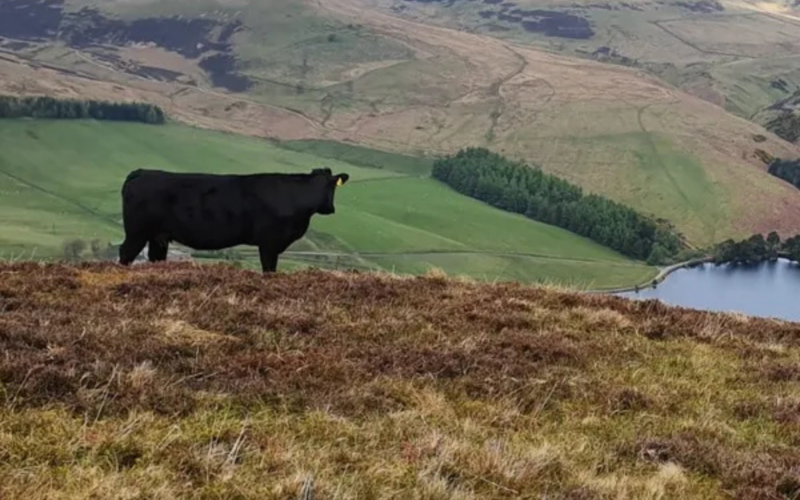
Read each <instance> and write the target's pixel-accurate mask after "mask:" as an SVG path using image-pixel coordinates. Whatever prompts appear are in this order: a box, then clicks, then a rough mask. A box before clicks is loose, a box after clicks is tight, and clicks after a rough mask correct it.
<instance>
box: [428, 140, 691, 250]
mask: <svg viewBox="0 0 800 500" xmlns="http://www.w3.org/2000/svg"><path fill="white" fill-rule="evenodd" d="M432 176H433V178H434V179H437V180H439V181H440V182H443V183H445V184H447V185H449V186H450V187H452V188H453V189H455V190H456V191H458V192H459V193H461V194H465V195H467V196H470V197H472V198H475V199H478V200H481V201H483V202H486V203H488V204H490V205H492V206H494V207H497V208H500V209H502V210H506V211H508V212H514V213H518V214H523V215H525V216H526V217H528V218H530V219H533V220H537V221H540V222H544V223H546V224H551V225H554V226H558V227H561V228H563V229H566V230H568V231H571V232H573V233H576V234H578V235H581V236H584V237H587V238H589V239H591V240H593V241H595V242H597V243H600V244H601V245H605V246H607V247H609V248H612V249H614V250H616V251H618V252H619V253H621V254H623V255H625V256H628V257H631V258H634V259H639V260H646V261H647V262H648V263H650V264H664V263H667V262H669V261H671V259H672V258H673V257H674V256H675V255H677V254H678V252H680V251H681V250H682V249H683V244H682V242H681V239H680V237H679V235H678V234H677V233H676V232H675V231H674V230H673V229H672V228H671V227H669V226H668V225H667V224H666V223H665V222H663V221H655V220H653V219H650V218H648V217H645V216H644V215H642V214H640V213H638V212H636V211H635V210H633V209H632V208H630V207H627V206H625V205H623V204H621V203H617V202H615V201H612V200H610V199H608V198H605V197H603V196H600V195H596V194H585V193H584V192H583V190H582V189H581V188H580V187H579V186H576V185H574V184H571V183H569V182H567V181H565V180H563V179H560V178H558V177H556V176H553V175H550V174H546V173H544V172H542V171H541V169H539V168H531V167H529V166H527V165H525V164H523V163H519V162H514V161H511V160H509V159H507V158H504V157H503V156H501V155H499V154H497V153H494V152H491V151H489V150H487V149H485V148H466V149H462V150H460V151H458V152H457V153H456V154H454V155H449V156H445V157H443V158H439V159H437V160H436V161H435V162H434V164H433V169H432Z"/></svg>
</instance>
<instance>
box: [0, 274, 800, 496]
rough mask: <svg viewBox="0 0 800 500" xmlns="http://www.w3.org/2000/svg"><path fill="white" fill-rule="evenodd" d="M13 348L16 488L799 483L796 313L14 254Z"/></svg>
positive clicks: (2, 420) (688, 492)
mask: <svg viewBox="0 0 800 500" xmlns="http://www.w3.org/2000/svg"><path fill="white" fill-rule="evenodd" d="M0 347H1V348H2V352H3V355H2V356H0V404H1V405H2V406H0V497H2V498H6V497H8V498H23V497H28V498H31V499H32V500H33V499H38V498H74V497H89V496H92V495H94V496H98V495H99V496H100V497H103V498H143V497H147V498H157V499H172V498H185V497H189V498H212V497H213V498H266V499H284V498H302V497H303V495H305V496H310V495H312V492H313V496H314V497H315V498H390V497H398V496H400V497H404V498H419V499H423V498H425V499H440V498H441V499H476V498H509V497H520V498H561V499H595V498H597V499H606V498H614V499H618V498H619V499H626V498H631V499H634V498H636V499H640V498H646V499H662V498H663V499H666V498H690V499H691V498H704V499H705V498H731V497H733V498H740V499H745V498H747V499H750V498H755V499H762V498H763V499H768V498H769V499H772V498H794V497H795V496H796V495H797V494H798V492H800V477H799V475H800V452H798V451H797V446H798V445H799V444H800V439H798V438H797V431H798V429H800V403H798V400H797V398H796V397H795V395H796V394H797V390H798V388H799V387H798V385H800V375H798V373H800V372H799V371H798V370H799V369H798V366H800V363H798V360H800V325H798V324H791V323H781V322H775V321H767V320H760V319H756V318H750V319H747V320H743V319H742V318H741V317H737V316H732V315H722V314H711V313H703V312H697V311H689V310H683V309H679V308H671V307H667V306H665V305H663V304H661V303H659V302H654V301H652V302H648V301H642V302H634V301H627V300H623V299H620V298H617V297H605V296H595V295H592V296H589V295H587V296H582V295H577V294H571V293H567V292H561V291H557V290H552V289H545V288H529V287H523V286H519V285H515V284H496V285H480V284H476V283H469V282H463V281H454V280H450V279H447V278H446V277H445V276H442V275H440V274H438V273H435V272H433V273H430V274H429V275H426V276H423V277H406V278H396V277H392V276H389V275H383V274H380V275H379V274H360V273H327V272H321V271H315V270H307V271H303V272H297V273H293V274H276V275H272V276H262V275H261V274H259V273H255V272H249V271H242V270H236V269H233V268H230V267H226V266H222V265H218V266H194V265H191V264H186V263H163V264H156V265H143V266H136V267H134V268H131V269H122V268H120V267H118V266H116V265H114V264H110V263H108V264H105V263H104V264H80V265H75V266H67V265H57V264H36V263H28V262H22V263H14V264H2V265H0ZM304 492H305V493H304Z"/></svg>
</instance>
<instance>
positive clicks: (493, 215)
mask: <svg viewBox="0 0 800 500" xmlns="http://www.w3.org/2000/svg"><path fill="white" fill-rule="evenodd" d="M334 158H341V159H340V160H337V159H334ZM320 165H327V166H329V167H330V168H331V169H333V171H334V172H348V173H349V174H350V175H351V182H349V183H348V184H347V185H346V186H345V187H344V188H342V189H340V190H339V191H338V192H337V195H336V206H337V212H336V214H335V215H333V216H330V217H321V216H316V217H315V218H314V219H312V224H311V227H310V230H309V232H308V233H307V235H306V237H304V238H303V239H302V240H300V241H298V242H297V243H295V244H294V245H293V246H292V247H291V248H290V249H289V250H288V252H287V253H286V254H285V255H284V256H283V257H282V258H281V260H280V262H279V269H291V268H294V267H297V266H307V265H309V264H312V265H320V266H323V267H331V266H334V267H355V268H357V269H362V270H363V269H385V270H389V271H394V272H398V273H424V272H425V271H426V270H427V269H429V268H430V267H431V266H434V267H438V268H440V269H443V270H444V271H446V272H447V273H448V274H452V275H461V274H464V275H469V276H472V277H475V278H478V279H482V280H490V281H491V280H497V279H500V280H508V279H513V280H519V281H523V282H540V281H551V282H556V283H560V284H564V285H573V286H577V287H601V288H605V287H619V286H630V285H633V284H639V283H643V282H645V281H647V280H648V279H651V278H652V277H653V276H654V275H655V274H656V269H655V268H653V267H651V266H646V265H644V264H643V263H640V262H635V261H632V260H630V259H627V258H625V257H623V256H622V255H620V254H618V253H617V252H614V251H612V250H610V249H608V248H606V247H603V246H601V245H599V244H596V243H594V242H593V241H591V240H588V239H586V238H582V237H579V236H577V235H575V234H573V233H570V232H568V231H565V230H562V229H559V228H557V227H554V226H549V225H546V224H541V223H538V222H535V221H532V220H530V219H526V218H524V217H522V216H517V215H513V214H510V213H507V212H503V211H500V210H497V209H494V208H492V207H490V206H488V205H485V204H483V203H481V202H478V201H476V200H473V199H470V198H467V197H465V196H462V195H459V194H458V193H456V192H455V191H453V190H451V189H450V188H448V187H447V186H445V185H444V184H441V183H439V182H437V181H435V180H433V179H431V178H430V167H431V164H430V162H428V161H425V160H419V159H415V158H409V157H403V156H398V155H392V154H382V153H380V152H376V151H369V150H363V149H359V148H353V147H347V146H344V145H341V144H339V145H337V144H335V143H334V144H330V143H321V142H305V141H299V142H289V143H285V144H281V147H279V146H277V145H272V144H270V143H268V142H266V141H263V140H258V139H253V138H247V137H241V136H236V135H232V134H219V133H214V132H209V131H204V130H199V129H192V128H188V127H183V126H177V125H163V126H151V125H139V124H121V123H108V122H106V123H103V122H92V121H55V120H11V121H9V120H5V121H0V179H1V180H2V182H0V212H2V213H3V217H2V220H0V252H2V255H3V256H5V257H6V258H11V257H16V258H20V257H22V258H31V257H34V258H38V257H43V258H44V257H58V258H60V257H64V252H63V250H62V246H63V244H64V243H65V242H66V241H68V240H71V239H74V238H80V239H82V240H84V241H87V242H88V241H90V240H92V239H95V238H97V239H99V240H100V241H101V242H102V243H101V246H102V245H104V244H105V242H112V243H119V242H121V241H122V238H123V231H122V227H121V206H122V205H121V203H122V202H121V195H120V189H121V186H122V182H123V180H124V179H125V176H126V175H127V174H128V172H130V171H131V170H132V169H134V168H138V167H151V168H165V169H167V170H173V171H199V172H220V171H222V172H234V173H252V172H270V171H273V172H274V171H279V172H309V171H310V170H311V169H312V168H314V167H315V166H320ZM359 165H361V166H359ZM236 252H238V254H239V256H240V257H241V258H243V259H245V261H246V264H248V265H249V266H253V267H255V266H257V261H258V257H257V252H256V251H255V249H254V248H250V247H242V248H239V249H236Z"/></svg>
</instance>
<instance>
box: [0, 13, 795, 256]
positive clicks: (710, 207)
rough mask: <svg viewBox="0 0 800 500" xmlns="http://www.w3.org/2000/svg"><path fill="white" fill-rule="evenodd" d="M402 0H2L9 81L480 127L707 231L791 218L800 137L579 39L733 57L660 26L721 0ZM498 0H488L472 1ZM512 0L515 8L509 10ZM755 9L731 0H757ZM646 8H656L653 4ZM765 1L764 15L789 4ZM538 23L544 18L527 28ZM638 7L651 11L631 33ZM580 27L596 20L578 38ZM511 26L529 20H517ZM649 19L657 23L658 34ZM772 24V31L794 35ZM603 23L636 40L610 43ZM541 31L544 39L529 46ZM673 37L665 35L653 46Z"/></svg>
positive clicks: (720, 233) (330, 118)
mask: <svg viewBox="0 0 800 500" xmlns="http://www.w3.org/2000/svg"><path fill="white" fill-rule="evenodd" d="M507 3H508V2H507ZM23 4H24V5H23ZM391 5H394V4H391ZM398 5H399V6H401V7H398V9H399V10H398V9H394V10H392V8H390V4H388V3H384V2H383V1H370V0H329V1H326V2H320V3H315V2H311V1H302V2H296V1H291V2H290V1H289V0H272V1H269V2H251V1H246V0H243V1H237V2H221V1H216V0H205V1H202V2H189V1H188V0H187V1H184V0H169V1H163V2H145V1H134V2H130V1H105V2H97V1H93V0H67V1H62V0H42V1H41V2H38V3H35V4H31V3H29V2H23V0H5V1H4V2H2V3H0V9H2V10H0V13H1V14H2V16H0V18H2V21H0V37H4V39H3V41H0V44H2V47H0V50H3V51H4V52H2V53H0V75H2V79H0V91H2V92H6V93H20V94H48V95H59V96H90V97H93V98H99V99H114V98H130V99H137V100H141V101H145V102H152V103H154V104H157V105H159V106H161V107H162V108H163V109H165V111H166V112H167V113H168V114H169V115H170V116H172V117H174V118H175V119H177V120H180V121H183V122H186V123H190V124H193V125H198V126H202V127H210V128H215V129H219V130H226V131H234V132H239V133H245V134H251V135H257V136H262V137H274V138H281V139H291V140H294V139H328V140H333V141H339V142H342V141H345V142H346V141H350V142H352V143H357V144H361V145H366V146H370V147H372V148H378V149H383V150H391V151H398V152H406V153H413V154H423V153H427V154H439V153H445V152H453V151H455V150H457V149H460V148H462V147H468V146H486V147H489V148H491V149H492V150H495V151H497V152H500V153H503V154H504V155H506V156H508V157H511V158H518V159H524V160H526V162H528V163H532V164H539V165H541V166H542V168H543V169H545V170H547V171H548V172H552V173H556V174H558V175H560V176H562V177H564V178H566V179H567V180H570V181H573V182H575V183H577V184H579V185H581V186H583V187H584V188H586V189H587V190H591V191H594V192H597V193H600V194H605V195H608V196H610V197H612V198H614V199H616V200H618V201H621V202H624V203H626V204H629V205H631V206H633V207H634V208H636V209H638V210H641V211H643V212H645V213H648V214H651V215H653V216H655V217H661V218H665V219H668V220H669V221H671V222H672V223H674V224H675V225H676V226H677V227H678V229H679V230H680V231H681V232H683V233H684V234H685V235H686V236H687V237H688V238H689V239H690V241H692V242H693V243H694V244H697V245H706V244H708V243H711V242H715V241H722V240H723V239H725V238H728V237H735V238H738V237H745V236H747V235H749V234H752V233H754V232H759V233H766V232H769V231H771V230H778V231H780V232H781V233H782V234H786V235H788V234H795V233H797V232H798V231H800V192H798V191H797V190H796V189H794V188H793V187H792V186H791V185H789V184H788V183H786V182H783V181H781V180H780V179H776V178H774V177H772V176H770V175H769V174H768V173H767V172H766V168H767V166H766V164H765V163H764V162H763V161H762V158H763V157H764V156H763V155H764V154H767V155H770V156H772V157H780V158H794V157H798V156H800V148H798V147H797V146H795V145H793V144H790V143H789V142H787V141H784V140H782V139H780V138H778V137H777V136H775V135H774V134H771V133H769V132H768V131H766V130H765V129H764V128H763V127H762V126H760V125H758V124H755V123H753V122H750V121H747V120H746V119H744V118H741V117H737V116H735V115H733V114H732V113H730V112H726V111H725V110H724V109H723V108H722V107H720V106H718V105H716V104H713V102H715V99H714V98H709V97H708V96H707V95H704V94H703V92H698V91H695V90H692V85H694V84H692V85H685V84H684V83H685V82H683V81H682V80H681V81H678V80H675V78H671V77H669V74H670V71H668V70H667V69H664V70H663V71H661V72H658V71H656V72H655V73H656V74H658V75H661V76H662V77H663V78H665V79H666V80H667V81H672V82H673V83H674V85H671V84H667V83H663V82H662V81H661V80H658V79H657V78H655V77H654V76H652V74H653V71H654V70H653V68H652V67H650V66H641V67H627V66H626V65H625V64H621V65H619V64H607V63H605V62H599V61H591V60H587V59H586V57H585V56H586V54H579V53H578V49H580V50H583V51H589V52H592V51H598V50H599V52H598V55H603V57H600V59H604V60H606V59H608V58H609V57H611V58H613V57H617V56H616V55H615V54H622V55H623V56H625V57H628V58H634V59H645V57H644V56H645V55H647V54H650V53H653V54H656V55H658V54H661V56H659V57H662V56H663V57H666V55H670V54H671V57H674V58H677V59H676V61H677V62H673V63H672V64H676V65H678V63H680V65H682V66H681V68H682V69H681V70H680V71H678V72H677V73H675V74H676V75H679V76H680V75H684V76H685V75H687V74H688V73H686V72H685V71H684V70H687V71H688V69H691V68H695V69H699V68H703V67H705V66H703V65H705V64H712V63H713V64H714V65H715V66H714V68H716V67H717V66H716V64H717V62H716V61H717V59H719V57H722V56H719V57H718V55H716V54H715V52H725V51H726V50H727V49H726V48H725V47H726V46H725V44H726V43H733V42H728V41H726V40H727V39H721V40H722V41H721V42H719V41H713V40H716V39H713V40H712V42H713V43H716V44H717V45H719V44H722V45H720V46H717V45H714V47H716V48H710V49H703V50H705V51H706V52H714V54H712V55H713V57H712V56H703V57H700V56H699V55H698V56H697V57H696V58H695V59H697V60H696V61H695V59H693V57H694V56H692V55H691V54H689V55H687V54H685V53H686V52H687V51H688V50H689V49H685V50H683V49H682V50H678V49H679V48H680V47H685V46H686V44H685V43H684V42H679V41H678V39H677V38H675V36H674V34H669V33H668V32H670V33H671V32H675V33H678V31H679V30H680V29H683V30H686V29H689V30H690V32H691V33H689V34H691V35H692V36H700V35H703V36H705V35H704V34H709V35H708V36H711V35H714V36H717V35H719V36H723V35H725V36H727V35H726V34H729V33H743V34H745V35H747V36H750V35H749V34H748V33H750V31H747V30H750V29H751V28H749V27H747V26H745V27H743V28H741V29H738V31H737V26H738V25H730V26H727V25H726V26H723V27H721V28H716V27H715V26H713V23H714V22H717V21H718V20H717V19H716V18H709V17H708V16H712V15H714V12H717V11H718V10H719V9H718V8H717V7H716V5H717V4H715V3H713V2H706V3H703V4H697V5H695V4H691V5H689V4H687V5H688V6H687V5H678V4H675V5H672V6H666V5H661V4H659V5H657V6H656V7H658V8H657V9H656V7H653V6H652V5H650V4H647V5H648V6H640V5H638V4H635V3H633V4H630V5H629V7H622V6H621V4H620V5H617V4H609V6H608V7H604V6H600V7H589V6H587V7H585V9H591V10H592V13H593V14H592V15H595V14H596V15H597V16H598V17H597V19H594V18H592V20H591V22H589V27H588V28H587V27H586V23H584V22H583V21H580V20H579V16H578V15H577V14H575V15H574V16H573V17H565V16H563V15H562V16H560V17H559V16H554V15H550V14H547V15H545V13H543V12H534V13H533V14H530V13H527V14H523V13H522V12H521V11H522V10H531V9H533V7H532V6H530V5H527V4H524V3H522V2H520V3H516V2H514V6H513V7H508V9H506V10H503V9H504V7H503V6H502V5H499V3H497V5H495V4H493V3H491V2H489V3H483V4H480V8H479V9H478V7H479V4H478V2H458V1H457V2H441V3H437V2H427V3H424V4H422V3H420V4H415V3H414V2H403V3H401V4H398ZM448 5H449V6H448ZM509 5H510V3H509ZM615 5H616V7H615ZM643 5H644V4H643ZM549 8H550V7H548V9H549ZM723 8H724V9H727V7H725V5H723ZM459 9H461V10H459ZM476 9H478V10H476ZM509 9H510V10H509ZM515 9H517V10H520V12H518V13H516V14H514V13H512V11H513V10H515ZM541 9H544V8H543V7H541ZM698 9H700V10H709V9H710V12H708V13H702V14H700V13H698V12H696V11H697V10H698ZM489 10H491V11H492V12H495V13H494V14H491V15H489V14H484V16H488V17H482V16H481V13H480V12H481V11H489ZM544 10H546V9H544ZM462 11H463V12H462ZM501 11H503V12H505V14H503V15H507V16H517V17H521V18H523V21H519V22H518V21H514V20H500V19H499V18H498V16H499V15H500V14H499V12H501ZM651 11H657V15H656V14H653V13H652V12H651ZM679 11H680V12H685V15H684V17H680V19H678V20H677V21H674V22H673V21H669V22H668V21H666V20H663V19H662V17H663V15H665V14H666V13H671V14H670V15H672V14H676V13H678V12H679ZM449 12H460V13H459V14H458V16H456V17H448V15H446V14H448V13H449ZM601 12H605V13H608V16H612V17H613V16H627V17H625V19H639V21H641V22H639V21H637V23H634V24H625V25H624V26H625V27H623V25H622V24H615V25H614V26H616V28H614V27H613V26H611V24H609V23H611V21H609V19H612V17H605V18H603V19H606V21H604V22H605V24H603V23H601V22H600V20H601V17H599V16H600V13H601ZM724 12H727V10H725V11H724ZM422 13H425V17H424V19H425V20H426V22H434V21H435V22H439V21H441V22H442V23H443V24H445V25H446V26H448V27H437V26H432V25H429V24H423V23H421V22H420V20H421V19H422V18H423V16H422ZM473 14H474V15H475V16H477V17H471V16H473ZM689 14H691V15H692V16H694V17H692V18H691V19H692V20H689V21H687V20H685V19H689V18H688V17H686V16H688V15H689ZM745 14H746V15H743V16H739V17H741V18H742V19H750V18H751V17H754V16H755V17H757V16H762V17H763V16H766V14H761V13H753V12H750V13H745ZM651 15H652V16H655V17H653V18H652V19H651V20H652V21H653V22H650V21H647V20H646V19H644V18H642V16H651ZM676 15H677V14H676ZM659 16H661V17H659ZM698 16H699V17H698ZM770 16H772V17H769V16H767V17H765V19H768V22H780V23H783V22H790V21H791V20H787V21H783V20H780V21H778V20H775V19H774V16H773V15H772V14H770ZM583 18H588V17H587V16H584V17H581V19H583ZM613 18H615V17H613ZM640 18H641V19H640ZM34 19H35V20H36V21H35V22H34V21H33V20H34ZM452 19H457V20H458V22H457V23H456V22H455V21H452ZM758 19H760V18H758ZM781 19H787V18H785V16H784V17H782V18H781ZM476 20H478V21H480V22H485V23H493V25H495V24H496V25H497V26H505V27H507V28H508V30H502V29H501V30H500V31H498V30H497V29H495V28H489V27H488V26H484V25H483V24H476V22H477V21H476ZM531 22H535V23H539V24H536V27H535V29H533V31H530V30H527V31H526V28H524V26H529V27H531V26H532V25H531V24H527V25H526V24H524V23H531ZM742 22H744V21H742ZM765 22H767V21H765ZM791 22H793V21H791ZM564 23H566V24H564ZM569 23H573V24H574V29H573V28H569V26H572V25H570V24H569ZM686 23H688V25H687V24H686ZM692 23H694V24H697V23H700V24H699V25H698V26H694V24H692ZM709 23H711V24H709ZM480 26H484V27H483V28H480ZM565 26H566V27H565ZM604 26H605V28H604ZM629 26H632V28H630V29H639V28H642V29H644V28H647V30H646V33H643V34H641V36H639V35H635V34H630V36H628V38H625V37H626V36H627V35H625V33H626V32H625V30H626V29H628V28H626V27H629ZM687 26H689V27H688V28H687ZM748 26H749V25H748ZM612 28H613V30H612ZM712 28H713V29H712ZM588 29H591V32H592V33H594V34H592V36H591V37H590V38H581V36H583V35H588V34H589V31H588ZM753 29H755V28H753ZM764 29H767V28H764ZM487 30H494V31H491V32H489V31H487ZM514 30H517V31H519V33H521V34H526V33H527V34H526V35H525V36H526V37H527V36H528V35H530V37H529V38H530V39H528V38H525V37H520V36H516V35H514V36H512V35H511V34H509V33H512V34H513V33H517V31H514ZM537 30H538V31H537ZM553 30H555V31H553ZM564 30H566V32H563V33H562V31H564ZM609 30H611V31H609ZM614 30H616V31H614ZM470 31H472V33H470ZM612 32H613V33H617V34H615V35H614V34H613V33H612ZM500 33H502V34H503V36H502V37H499V34H500ZM565 33H569V34H571V35H570V37H567V38H564V36H562V35H564V34H565ZM652 33H661V34H662V35H663V36H662V35H659V36H660V37H661V38H656V39H652V40H651V39H650V38H648V37H649V36H650V34H652ZM681 33H682V32H681ZM720 33H721V34H720ZM759 33H760V32H759ZM775 33H777V34H776V35H775V36H777V37H778V38H776V39H775V40H774V41H772V42H770V43H772V45H770V47H773V46H774V47H782V46H783V45H785V44H786V43H789V42H788V41H786V40H783V38H780V36H783V35H780V33H779V30H778V31H775ZM689 34H683V35H681V34H680V33H679V34H678V36H679V37H684V38H685V37H686V36H689ZM490 35H491V36H490ZM612 35H613V37H615V38H614V39H615V40H627V41H626V42H625V43H621V42H620V43H616V42H615V43H611V42H609V40H608V37H611V36H612ZM740 36H744V35H740ZM753 36H755V35H753ZM543 37H544V38H543ZM598 37H599V38H598ZM603 37H605V38H603ZM751 38H752V37H751ZM601 39H602V40H603V41H602V43H601V42H600V40H601ZM536 40H539V42H537V43H539V47H537V46H536V44H535V43H534V44H533V45H526V44H528V43H529V42H530V43H533V42H536ZM541 40H546V41H547V44H545V45H547V48H548V49H549V50H553V49H556V50H561V51H562V52H563V53H565V54H570V50H572V49H574V50H572V53H574V54H577V55H579V56H580V57H573V55H569V56H567V55H556V54H555V53H550V52H546V51H544V50H542V49H541V47H542V44H541V43H540V42H541ZM665 40H671V42H670V44H664V45H661V42H662V41H665ZM743 40H744V42H742V43H744V44H745V45H746V44H747V43H749V42H748V40H750V38H747V37H745V38H743ZM551 42H552V43H551ZM734 42H735V40H734ZM689 43H691V44H695V45H697V44H696V43H695V42H691V41H690V42H689ZM710 43H711V42H710ZM680 44H683V45H680ZM782 44H783V45H782ZM561 45H563V46H564V47H562V48H563V50H562V48H560V47H561ZM789 45H791V44H790V43H789ZM789 45H787V47H788V48H787V49H786V50H790V49H791V47H789ZM679 46H680V47H679ZM569 47H572V49H570V50H567V49H568V48H569ZM602 47H606V49H603V48H602ZM633 48H638V49H640V50H642V51H644V52H643V53H642V54H640V55H637V54H634V53H633V52H631V50H633ZM701 48H702V47H701ZM656 49H657V50H656ZM692 50H694V49H692ZM731 50H733V49H731ZM776 50H777V49H776ZM648 51H649V52H648ZM689 52H691V51H689ZM698 53H699V54H701V55H702V54H703V52H702V51H700V52H698ZM606 56H608V57H606ZM663 57H662V59H663ZM787 57H790V56H787ZM652 59H653V61H654V63H653V64H656V63H657V64H662V63H663V60H662V59H659V58H658V57H656V56H655V55H654V56H653V58H652ZM678 59H679V60H678ZM723 59H724V58H723ZM659 61H661V62H659ZM708 61H711V62H710V63H709V62H708ZM687 62H696V63H697V64H695V65H693V66H690V65H688V63H687ZM751 62H752V61H751ZM685 63H686V64H685ZM664 64H666V63H664ZM737 64H738V63H737ZM634 66H636V65H634ZM651 66H652V65H651ZM676 67H677V66H676ZM725 67H726V68H727V67H728V66H725ZM730 67H731V68H734V67H736V65H735V64H734V63H731V65H730ZM687 68H688V69H687ZM647 71H649V72H650V74H648V73H647ZM676 71H677V70H676ZM757 74H758V73H757ZM684 76H680V78H679V80H680V79H683V78H684ZM687 78H688V77H687ZM715 78H716V77H715ZM737 78H739V77H738V76H737V77H736V78H734V79H733V80H731V82H733V83H732V84H731V85H732V86H734V87H735V86H737V85H739V83H736V82H739V81H740V80H738V79H737ZM692 81H694V80H692ZM714 81H721V80H719V78H717V79H716V80H714ZM715 85H716V84H715ZM679 87H681V88H683V89H684V90H681V88H679ZM787 88H788V89H790V90H791V86H789V87H787ZM689 92H692V93H694V94H697V95H703V97H704V98H700V97H696V96H695V95H691V93H689ZM776 92H777V91H776ZM781 92H783V91H781ZM771 98H772V97H770V99H771ZM726 99H727V98H726ZM731 100H733V98H731ZM709 101H712V102H709ZM767 101H769V99H766V100H764V102H767ZM721 104H723V105H725V106H727V104H725V103H721ZM758 106H760V104H759V105H757V106H756V108H758ZM727 107H728V108H730V106H727ZM756 138H758V139H756ZM761 138H763V140H762V139H761Z"/></svg>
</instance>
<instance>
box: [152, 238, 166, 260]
mask: <svg viewBox="0 0 800 500" xmlns="http://www.w3.org/2000/svg"><path fill="white" fill-rule="evenodd" d="M167 250H169V241H167V239H166V238H151V239H150V241H148V242H147V258H148V260H150V262H158V261H160V260H167Z"/></svg>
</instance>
